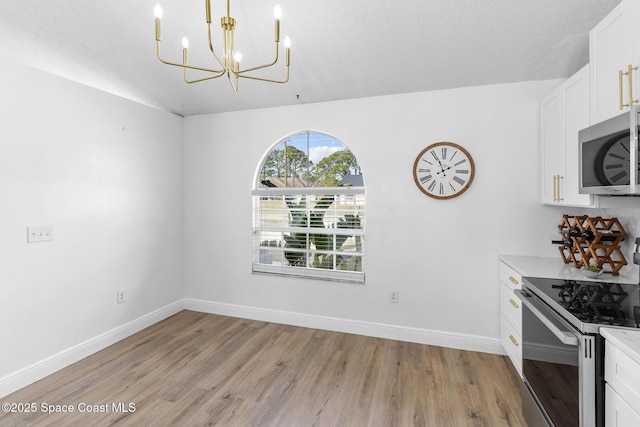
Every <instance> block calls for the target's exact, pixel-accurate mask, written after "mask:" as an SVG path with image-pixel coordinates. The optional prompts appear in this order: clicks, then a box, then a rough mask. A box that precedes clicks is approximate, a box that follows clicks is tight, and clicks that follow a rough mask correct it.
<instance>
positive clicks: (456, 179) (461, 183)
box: [453, 176, 466, 185]
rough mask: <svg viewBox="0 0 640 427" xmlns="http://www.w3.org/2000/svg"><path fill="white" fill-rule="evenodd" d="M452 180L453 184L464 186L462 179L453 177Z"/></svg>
mask: <svg viewBox="0 0 640 427" xmlns="http://www.w3.org/2000/svg"><path fill="white" fill-rule="evenodd" d="M453 180H454V181H455V182H457V183H458V184H460V185H464V183H465V182H466V181H465V180H463V179H461V178H460V177H457V176H454V177H453Z"/></svg>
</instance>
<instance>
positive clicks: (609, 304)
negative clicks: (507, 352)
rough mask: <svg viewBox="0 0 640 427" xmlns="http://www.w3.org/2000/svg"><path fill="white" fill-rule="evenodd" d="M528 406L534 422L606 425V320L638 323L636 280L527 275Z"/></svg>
mask: <svg viewBox="0 0 640 427" xmlns="http://www.w3.org/2000/svg"><path fill="white" fill-rule="evenodd" d="M516 292H518V294H519V296H520V298H521V299H522V303H523V312H522V316H523V317H522V340H523V348H522V351H523V361H522V362H523V363H522V366H523V392H522V407H523V409H522V411H523V414H524V417H525V419H526V420H527V423H528V425H529V427H538V426H540V427H547V426H556V427H602V426H604V340H603V338H602V337H601V336H600V335H599V333H598V331H599V329H600V327H601V326H604V325H606V326H610V327H617V328H637V327H638V322H640V319H636V315H637V314H638V313H637V312H638V310H639V309H638V307H640V288H639V286H638V285H633V284H618V283H613V284H612V283H604V282H591V281H576V280H560V279H545V278H524V280H523V287H522V290H520V291H516Z"/></svg>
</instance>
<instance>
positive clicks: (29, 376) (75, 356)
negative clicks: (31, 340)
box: [0, 300, 184, 397]
mask: <svg viewBox="0 0 640 427" xmlns="http://www.w3.org/2000/svg"><path fill="white" fill-rule="evenodd" d="M182 310H184V305H183V300H179V301H176V302H174V303H171V304H169V305H166V306H164V307H162V308H159V309H158V310H155V311H152V312H151V313H148V314H145V315H144V316H142V317H139V318H137V319H135V320H132V321H131V322H129V323H125V324H124V325H122V326H118V327H117V328H114V329H111V330H110V331H107V332H105V333H103V334H100V335H98V336H96V337H93V338H91V339H89V340H87V341H84V342H82V343H80V344H77V345H75V346H73V347H71V348H68V349H66V350H63V351H61V352H59V353H57V354H54V355H53V356H50V357H47V358H46V359H43V360H40V361H38V362H36V363H33V364H31V365H29V366H27V367H25V368H22V369H20V370H19V371H16V372H13V373H11V374H9V375H6V376H4V377H2V378H0V397H3V396H6V395H8V394H10V393H13V392H14V391H16V390H19V389H21V388H22V387H25V386H27V385H29V384H32V383H34V382H36V381H38V380H40V379H42V378H44V377H46V376H47V375H50V374H52V373H54V372H56V371H59V370H60V369H62V368H65V367H67V366H69V365H71V364H73V363H75V362H77V361H79V360H82V359H84V358H85V357H87V356H90V355H92V354H93V353H96V352H98V351H100V350H102V349H104V348H106V347H108V346H110V345H112V344H115V343H116V342H118V341H120V340H123V339H124V338H127V337H129V336H131V335H133V334H135V333H137V332H140V331H141V330H143V329H144V328H147V327H149V326H151V325H153V324H155V323H158V322H160V321H161V320H164V319H166V318H167V317H170V316H173V315H174V314H176V313H178V312H180V311H182Z"/></svg>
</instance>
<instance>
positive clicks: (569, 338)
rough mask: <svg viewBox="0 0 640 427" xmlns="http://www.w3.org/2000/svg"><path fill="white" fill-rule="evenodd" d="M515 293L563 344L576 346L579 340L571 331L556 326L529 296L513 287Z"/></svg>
mask: <svg viewBox="0 0 640 427" xmlns="http://www.w3.org/2000/svg"><path fill="white" fill-rule="evenodd" d="M515 293H516V294H518V297H520V300H522V303H523V304H524V305H526V306H527V308H529V310H531V312H532V313H533V314H534V315H535V316H536V317H537V318H538V319H540V321H541V322H542V323H544V325H545V326H546V327H547V328H549V330H550V331H551V332H552V333H553V335H555V336H556V337H557V338H558V339H559V340H560V341H561V342H562V343H563V344H567V345H573V346H577V345H578V344H579V343H580V341H579V340H578V337H576V336H575V335H574V334H572V333H571V332H567V331H563V330H562V329H560V328H558V327H557V326H556V325H555V324H554V323H553V322H552V321H551V320H549V318H547V316H545V315H544V314H542V312H541V311H540V310H539V309H538V308H537V307H536V306H535V304H534V303H533V302H532V301H531V296H529V295H527V294H525V293H524V292H522V291H521V290H520V289H515Z"/></svg>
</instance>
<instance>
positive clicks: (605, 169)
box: [595, 131, 631, 185]
mask: <svg viewBox="0 0 640 427" xmlns="http://www.w3.org/2000/svg"><path fill="white" fill-rule="evenodd" d="M629 146H630V137H629V132H628V131H627V132H622V133H621V134H620V135H616V136H615V137H613V138H611V140H609V141H608V142H607V143H606V144H605V145H604V146H603V147H602V149H601V150H600V151H599V152H598V156H597V157H596V168H595V171H596V176H597V178H598V179H599V180H600V182H601V183H602V185H629V183H630V182H631V175H630V173H629V172H630V170H629V168H630V166H631V150H630V149H629Z"/></svg>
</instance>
